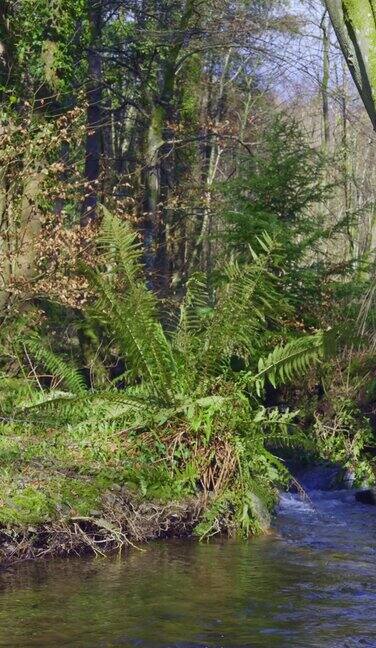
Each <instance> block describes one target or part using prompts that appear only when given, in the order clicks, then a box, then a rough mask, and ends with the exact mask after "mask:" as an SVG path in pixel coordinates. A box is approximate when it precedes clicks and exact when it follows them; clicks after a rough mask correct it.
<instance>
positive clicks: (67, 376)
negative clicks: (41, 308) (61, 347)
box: [23, 336, 86, 394]
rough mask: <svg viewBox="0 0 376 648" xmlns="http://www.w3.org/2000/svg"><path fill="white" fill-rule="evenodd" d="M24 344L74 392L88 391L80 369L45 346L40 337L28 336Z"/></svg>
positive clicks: (53, 374)
mask: <svg viewBox="0 0 376 648" xmlns="http://www.w3.org/2000/svg"><path fill="white" fill-rule="evenodd" d="M23 345H24V347H25V349H26V350H27V351H28V353H30V354H31V355H33V356H34V357H35V358H36V360H38V362H41V363H42V364H43V365H44V366H45V367H46V369H47V370H48V371H50V372H51V375H52V376H54V377H56V378H60V380H62V381H63V383H64V385H65V386H66V387H67V388H68V390H69V391H71V392H72V393H73V394H82V393H85V392H86V385H85V381H84V378H83V376H82V375H81V374H80V372H79V371H78V369H76V368H75V367H73V366H72V365H71V364H69V363H68V362H65V361H64V360H62V358H61V357H60V356H58V355H56V354H55V353H53V351H51V350H50V349H47V348H46V347H44V346H43V343H42V341H41V340H40V338H38V337H36V336H34V337H29V338H26V339H25V340H24V341H23Z"/></svg>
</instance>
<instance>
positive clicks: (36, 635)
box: [0, 490, 376, 648]
mask: <svg viewBox="0 0 376 648" xmlns="http://www.w3.org/2000/svg"><path fill="white" fill-rule="evenodd" d="M0 646H6V647H7V648H10V647H11V648H13V647H19V648H27V647H29V646H35V647H37V646H38V647H43V648H44V647H48V648H54V647H55V646H56V647H63V646H72V647H77V648H79V647H80V648H81V647H85V648H86V647H94V648H104V647H108V646H126V647H129V648H131V647H139V648H169V647H171V648H172V647H177V648H205V647H206V646H207V647H208V648H209V647H210V648H221V647H223V648H230V647H231V648H241V647H249V648H273V647H276V648H305V647H308V646H310V647H317V648H326V647H327V648H353V647H354V648H355V647H362V646H372V647H375V648H376V508H375V507H372V506H367V505H362V504H359V503H357V502H355V500H354V493H353V492H351V491H348V490H341V491H320V490H310V491H309V500H306V501H302V500H301V499H300V498H299V497H298V496H297V495H294V494H284V495H282V497H281V503H280V508H279V514H278V516H277V517H276V521H275V524H274V528H273V530H272V532H271V534H270V535H268V536H266V537H262V538H256V539H253V540H251V541H249V542H247V543H242V542H237V541H229V540H221V541H217V542H212V543H211V544H198V543H197V542H195V541H166V542H160V543H151V544H150V545H148V546H147V547H146V548H145V551H134V550H132V551H131V552H130V553H129V554H128V555H127V556H125V557H124V558H119V557H111V558H107V559H95V560H94V559H74V560H58V561H50V562H46V563H34V564H27V565H22V566H19V567H14V568H12V569H10V570H7V571H4V572H2V573H1V574H0Z"/></svg>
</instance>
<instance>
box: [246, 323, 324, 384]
mask: <svg viewBox="0 0 376 648" xmlns="http://www.w3.org/2000/svg"><path fill="white" fill-rule="evenodd" d="M323 356H324V333H323V332H322V331H319V332H318V333H316V334H315V335H311V336H307V337H304V338H300V339H298V340H293V341H292V342H289V343H288V344H286V345H285V346H278V347H276V348H275V349H273V351H272V352H271V353H269V355H268V356H267V357H266V358H260V360H259V363H258V373H257V375H256V376H254V379H255V381H256V385H259V387H258V389H259V390H260V386H261V387H262V386H263V385H264V381H265V379H266V378H268V380H269V381H270V382H271V384H272V385H273V386H274V387H277V385H281V384H285V383H288V382H291V381H292V380H294V379H295V378H299V377H301V376H303V375H304V374H306V373H307V372H308V371H309V369H310V368H311V367H312V366H313V365H314V364H316V363H317V362H319V361H320V360H321V359H322V358H323Z"/></svg>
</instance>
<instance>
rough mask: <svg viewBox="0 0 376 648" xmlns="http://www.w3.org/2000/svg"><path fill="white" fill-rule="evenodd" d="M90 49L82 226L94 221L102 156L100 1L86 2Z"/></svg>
mask: <svg viewBox="0 0 376 648" xmlns="http://www.w3.org/2000/svg"><path fill="white" fill-rule="evenodd" d="M88 2H89V7H88V16H89V23H90V34H91V37H90V46H89V51H88V66H89V80H88V86H87V103H88V109H87V136H86V146H85V180H86V183H85V198H84V201H83V204H82V216H81V224H82V225H87V224H88V223H89V222H90V221H92V220H95V219H96V218H97V207H98V181H99V174H100V161H101V154H102V148H103V147H102V125H103V119H102V62H101V57H100V53H99V51H98V46H99V42H100V37H101V33H102V1H101V0H88Z"/></svg>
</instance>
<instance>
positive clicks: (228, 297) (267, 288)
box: [202, 234, 281, 374]
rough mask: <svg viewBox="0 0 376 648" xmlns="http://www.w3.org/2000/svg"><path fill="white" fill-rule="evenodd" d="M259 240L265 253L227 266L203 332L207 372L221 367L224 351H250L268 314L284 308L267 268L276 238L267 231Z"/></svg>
mask: <svg viewBox="0 0 376 648" xmlns="http://www.w3.org/2000/svg"><path fill="white" fill-rule="evenodd" d="M260 241H261V242H262V247H263V249H264V252H265V254H263V255H261V256H258V255H256V254H255V253H253V256H254V261H253V263H252V264H248V265H247V266H239V265H238V264H237V263H236V262H233V263H231V264H229V265H228V266H227V268H226V269H225V276H226V282H225V284H224V286H222V287H221V288H220V289H219V290H218V293H217V300H216V304H215V307H214V309H213V316H212V319H211V321H210V324H209V326H208V327H207V330H206V332H205V335H204V336H203V344H202V350H203V362H202V364H203V369H204V371H205V373H207V374H211V373H213V372H214V371H216V370H217V369H218V367H219V365H220V362H221V360H222V358H223V356H224V355H227V356H228V355H231V354H232V353H233V352H240V353H241V354H242V355H244V356H247V355H249V354H250V352H251V351H252V347H253V344H254V340H255V336H256V335H257V333H258V332H259V331H260V330H261V329H262V328H263V327H264V321H265V318H266V316H267V315H268V316H269V315H270V316H275V314H276V313H278V310H279V309H280V308H281V300H280V299H279V296H278V295H277V293H276V291H275V287H274V284H275V277H274V276H272V275H271V274H270V273H269V271H268V266H269V263H270V260H271V256H272V253H273V250H274V242H273V241H272V239H271V238H270V237H269V236H267V235H266V234H265V235H264V237H263V239H262V240H261V239H260Z"/></svg>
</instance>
